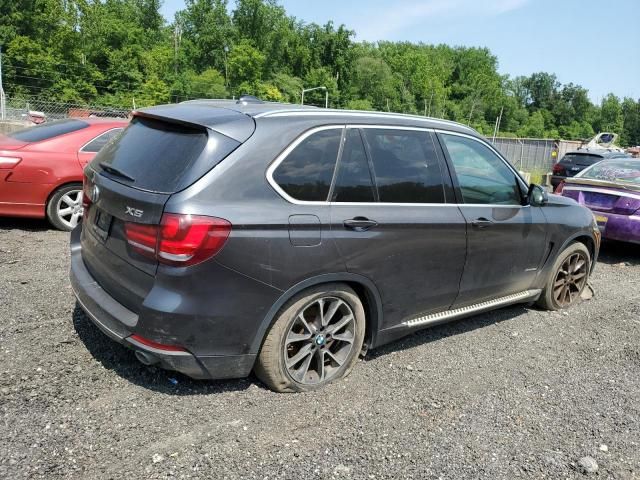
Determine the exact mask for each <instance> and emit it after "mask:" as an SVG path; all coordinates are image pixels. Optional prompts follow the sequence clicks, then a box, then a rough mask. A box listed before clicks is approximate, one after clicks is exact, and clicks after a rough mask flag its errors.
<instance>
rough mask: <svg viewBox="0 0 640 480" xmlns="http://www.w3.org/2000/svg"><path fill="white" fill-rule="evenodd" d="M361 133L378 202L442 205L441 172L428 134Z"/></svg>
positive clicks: (388, 130)
mask: <svg viewBox="0 0 640 480" xmlns="http://www.w3.org/2000/svg"><path fill="white" fill-rule="evenodd" d="M362 131H363V134H364V136H365V139H366V141H367V144H368V146H369V151H370V152H371V161H372V164H373V170H374V176H375V181H376V185H377V187H378V195H379V197H380V202H384V203H444V186H443V178H442V171H441V169H440V162H439V160H438V157H437V154H436V150H435V146H434V145H433V141H432V140H431V136H430V135H429V133H427V132H423V131H414V130H397V129H383V128H380V129H378V128H365V129H363V130H362Z"/></svg>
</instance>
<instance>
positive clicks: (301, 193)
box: [273, 128, 342, 202]
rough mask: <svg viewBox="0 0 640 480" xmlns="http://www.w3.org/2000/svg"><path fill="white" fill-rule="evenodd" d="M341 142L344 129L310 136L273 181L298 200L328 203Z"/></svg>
mask: <svg viewBox="0 0 640 480" xmlns="http://www.w3.org/2000/svg"><path fill="white" fill-rule="evenodd" d="M341 138H342V129H341V128H332V129H329V130H321V131H319V132H316V133H313V134H311V135H310V136H308V137H307V138H305V139H304V140H303V141H302V142H300V143H299V144H298V145H297V146H296V147H295V148H294V149H293V151H291V153H289V155H287V157H286V158H285V159H284V160H283V161H282V162H281V163H280V165H278V167H277V168H276V170H275V171H274V172H273V180H274V181H275V182H276V183H277V184H278V186H279V187H280V188H281V189H282V190H284V191H285V192H286V193H287V195H289V196H290V197H292V198H295V199H296V200H303V201H308V202H309V201H311V202H324V201H326V200H327V197H328V196H329V187H330V186H331V180H332V178H333V171H334V169H335V165H336V160H337V158H338V149H339V147H340V140H341Z"/></svg>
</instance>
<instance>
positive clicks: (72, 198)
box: [56, 190, 82, 229]
mask: <svg viewBox="0 0 640 480" xmlns="http://www.w3.org/2000/svg"><path fill="white" fill-rule="evenodd" d="M56 215H57V217H58V219H59V220H60V222H62V223H63V224H64V225H66V226H67V227H69V228H71V229H73V228H75V227H76V225H78V222H79V221H80V219H81V218H82V190H71V191H69V192H67V193H65V194H64V195H63V196H62V197H60V200H58V203H57V205H56Z"/></svg>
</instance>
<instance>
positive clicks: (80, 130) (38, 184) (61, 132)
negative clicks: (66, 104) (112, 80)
mask: <svg viewBox="0 0 640 480" xmlns="http://www.w3.org/2000/svg"><path fill="white" fill-rule="evenodd" d="M127 123H128V122H127V121H126V120H124V119H104V118H82V119H79V118H69V119H65V120H58V121H54V122H47V123H45V124H42V125H38V126H36V127H30V128H26V129H24V130H18V131H16V132H12V133H9V134H8V135H6V136H0V215H5V216H16V217H34V218H44V217H45V216H46V217H47V218H48V219H49V221H50V222H51V224H52V225H53V226H55V227H56V228H59V229H60V230H73V228H74V227H75V226H76V225H77V224H78V222H79V221H80V219H81V218H82V170H83V168H84V167H85V165H86V164H87V163H88V162H90V161H91V160H92V159H93V157H94V156H95V155H96V153H97V152H98V151H99V150H100V149H101V148H102V147H103V146H104V145H105V144H106V143H107V142H108V141H110V140H111V139H112V138H114V137H115V136H116V135H117V134H118V133H120V132H121V131H122V129H124V128H125V127H126V126H127Z"/></svg>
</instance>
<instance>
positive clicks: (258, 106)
mask: <svg viewBox="0 0 640 480" xmlns="http://www.w3.org/2000/svg"><path fill="white" fill-rule="evenodd" d="M178 105H185V106H186V105H189V106H194V107H195V106H197V107H212V109H213V108H224V109H227V110H232V111H234V112H238V113H242V114H245V115H248V116H250V117H252V118H254V119H260V118H289V119H312V118H317V119H318V120H327V121H330V122H334V121H335V122H345V123H351V124H353V123H379V124H384V125H397V126H413V127H422V128H434V129H438V128H445V129H447V130H452V131H457V132H461V133H467V134H471V135H474V136H479V135H478V133H477V132H476V131H475V130H474V129H472V128H471V127H468V126H466V125H463V124H461V123H457V122H452V121H450V120H443V119H439V118H431V117H423V116H419V115H409V114H404V113H390V112H372V111H361V110H341V109H331V108H318V107H314V106H310V105H295V104H291V103H276V102H262V101H242V99H241V100H216V99H201V100H189V101H187V102H182V103H181V104H178ZM212 113H213V112H212ZM215 117H216V118H217V117H218V115H215Z"/></svg>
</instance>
